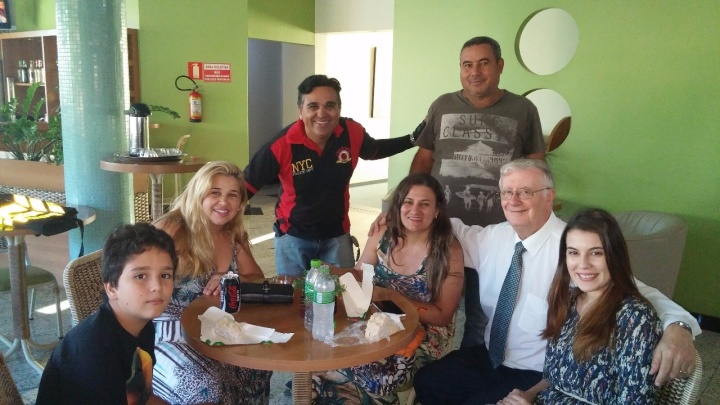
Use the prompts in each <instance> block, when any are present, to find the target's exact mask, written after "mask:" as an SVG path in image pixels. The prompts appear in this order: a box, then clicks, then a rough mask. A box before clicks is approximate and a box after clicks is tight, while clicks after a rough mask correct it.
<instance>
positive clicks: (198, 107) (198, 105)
mask: <svg viewBox="0 0 720 405" xmlns="http://www.w3.org/2000/svg"><path fill="white" fill-rule="evenodd" d="M189 101H190V122H201V121H202V96H201V95H200V93H198V92H197V86H195V87H193V89H192V91H191V92H190V98H189Z"/></svg>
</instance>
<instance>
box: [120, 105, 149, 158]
mask: <svg viewBox="0 0 720 405" xmlns="http://www.w3.org/2000/svg"><path fill="white" fill-rule="evenodd" d="M150 114H151V112H150V107H149V106H148V105H147V104H142V103H135V104H131V105H130V109H128V110H125V115H127V116H128V118H129V122H128V128H129V131H128V136H129V139H128V140H129V142H128V143H129V145H130V156H134V157H138V156H141V155H142V151H143V150H144V149H150V141H149V134H150V122H149V120H150V118H149V117H150Z"/></svg>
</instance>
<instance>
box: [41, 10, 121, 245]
mask: <svg viewBox="0 0 720 405" xmlns="http://www.w3.org/2000/svg"><path fill="white" fill-rule="evenodd" d="M55 7H56V9H55V12H56V26H57V42H58V71H59V79H60V86H59V87H60V89H59V92H60V107H61V110H62V130H63V151H64V156H65V193H66V198H67V204H68V205H70V206H72V205H86V206H89V207H92V208H93V209H95V211H96V212H97V219H96V220H95V222H94V223H92V224H91V225H89V226H88V227H87V228H86V229H85V238H84V240H85V251H86V252H92V251H94V250H97V249H101V248H102V246H103V243H104V241H105V238H106V237H107V235H108V233H109V232H110V231H111V230H112V229H113V228H115V227H116V226H117V225H119V224H122V223H129V222H130V221H131V220H132V207H133V193H132V181H131V177H130V176H131V175H130V174H121V173H112V172H107V171H104V170H101V169H100V159H101V158H103V157H106V156H108V155H111V154H113V153H115V152H119V151H125V150H128V139H127V135H126V133H127V132H126V124H125V116H124V115H123V111H124V110H125V108H127V107H126V106H129V89H128V86H129V85H128V62H127V37H126V30H125V0H57V1H56V3H55ZM79 248H80V232H79V231H77V230H74V231H72V232H71V234H70V256H71V259H73V258H75V257H76V256H77V253H78V251H79Z"/></svg>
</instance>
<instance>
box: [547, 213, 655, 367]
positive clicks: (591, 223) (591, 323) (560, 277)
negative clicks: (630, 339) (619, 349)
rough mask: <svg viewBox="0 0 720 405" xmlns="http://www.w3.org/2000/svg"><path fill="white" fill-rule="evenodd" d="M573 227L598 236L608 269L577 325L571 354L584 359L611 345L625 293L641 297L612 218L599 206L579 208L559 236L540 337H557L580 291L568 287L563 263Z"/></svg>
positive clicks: (617, 227) (567, 272) (581, 359)
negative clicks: (601, 286) (601, 288)
mask: <svg viewBox="0 0 720 405" xmlns="http://www.w3.org/2000/svg"><path fill="white" fill-rule="evenodd" d="M575 229H577V230H581V231H586V232H592V233H595V234H597V235H598V236H599V237H600V241H601V242H602V247H603V250H604V254H605V255H604V257H605V261H606V263H607V267H608V270H609V272H610V283H609V284H608V287H607V288H606V289H605V291H604V292H603V293H602V294H601V296H600V297H599V298H598V299H597V301H595V302H594V303H593V305H591V306H590V308H588V311H587V312H586V313H585V314H584V315H583V317H582V318H581V319H580V321H579V322H578V325H577V331H576V333H575V340H574V342H573V355H574V356H575V359H576V360H578V361H582V362H584V361H587V360H589V359H590V357H591V356H592V355H593V354H594V353H595V352H597V351H598V350H600V349H602V348H604V347H612V337H613V334H614V332H615V327H616V322H615V317H616V314H617V312H618V310H620V308H621V307H622V303H623V300H624V299H625V298H627V297H629V296H632V297H635V298H638V299H640V300H642V301H645V299H644V298H643V297H642V295H640V292H639V291H638V289H637V286H636V285H635V279H634V278H633V275H632V270H631V269H630V256H629V255H628V250H627V245H626V244H625V238H624V237H623V235H622V232H621V231H620V226H619V225H618V223H617V221H616V220H615V218H613V216H612V215H611V214H610V213H608V212H607V211H605V210H602V209H599V208H590V209H586V210H583V211H580V212H578V213H576V214H575V215H573V217H572V218H570V220H569V221H568V223H567V226H566V227H565V230H564V231H563V234H562V238H561V239H560V254H559V260H558V266H557V270H556V271H555V278H554V279H553V282H552V284H551V286H550V292H549V293H548V312H547V327H546V329H545V331H544V332H543V334H542V336H543V338H546V339H551V340H557V339H558V338H559V337H560V332H561V331H562V328H563V325H564V324H565V321H566V320H567V318H568V314H569V312H570V308H571V305H572V303H573V302H574V301H575V300H576V298H577V296H578V295H580V294H582V291H580V290H579V289H578V288H577V287H572V288H571V287H569V286H570V285H571V279H570V273H569V271H568V267H567V234H568V232H569V231H571V230H575ZM645 302H646V301H645Z"/></svg>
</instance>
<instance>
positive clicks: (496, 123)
mask: <svg viewBox="0 0 720 405" xmlns="http://www.w3.org/2000/svg"><path fill="white" fill-rule="evenodd" d="M427 119H428V125H427V126H426V127H425V129H424V130H423V132H422V133H421V134H420V137H419V138H418V141H417V143H418V145H419V146H420V147H423V148H426V149H430V150H432V151H433V158H434V163H433V168H432V175H433V176H434V177H435V178H436V179H438V181H439V182H440V184H441V185H442V187H443V190H444V194H445V198H446V200H447V201H446V202H447V206H448V213H449V215H450V216H451V217H457V218H460V219H461V220H462V221H463V222H464V223H466V224H468V225H482V226H486V225H489V224H495V223H500V222H503V221H505V215H504V214H503V212H502V207H501V206H500V194H499V186H498V181H499V179H500V167H501V166H502V165H504V164H505V163H508V162H510V161H511V160H514V159H518V158H520V157H522V156H525V155H528V154H531V153H534V152H538V151H542V150H544V149H545V141H544V139H543V137H542V131H541V128H540V119H539V117H538V114H537V109H536V108H535V106H534V105H533V104H532V103H531V102H530V101H529V100H527V99H526V98H524V97H520V96H517V95H515V94H512V93H510V92H507V91H506V92H505V95H504V96H503V98H502V99H501V100H500V101H498V102H497V103H496V104H494V105H492V106H490V107H488V108H482V109H478V108H476V107H475V106H473V105H472V104H470V102H469V101H467V100H466V99H464V98H463V97H462V95H461V92H459V91H458V92H455V93H449V94H445V95H443V96H441V97H440V98H438V99H437V100H435V102H433V104H432V105H431V106H430V110H429V111H428V117H427Z"/></svg>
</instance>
